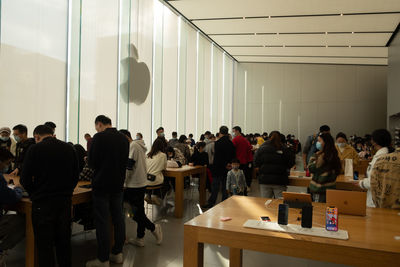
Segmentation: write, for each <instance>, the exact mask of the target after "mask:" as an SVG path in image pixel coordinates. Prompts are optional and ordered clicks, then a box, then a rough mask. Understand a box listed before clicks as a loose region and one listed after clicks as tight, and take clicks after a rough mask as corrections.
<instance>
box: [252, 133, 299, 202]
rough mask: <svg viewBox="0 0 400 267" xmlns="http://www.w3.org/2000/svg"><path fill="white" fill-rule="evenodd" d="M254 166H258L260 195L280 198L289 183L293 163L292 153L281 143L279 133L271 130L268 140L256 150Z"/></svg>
mask: <svg viewBox="0 0 400 267" xmlns="http://www.w3.org/2000/svg"><path fill="white" fill-rule="evenodd" d="M254 164H255V167H259V173H258V181H259V184H260V191H261V196H262V197H266V198H281V197H282V192H283V191H286V186H287V184H288V183H289V178H288V175H289V171H290V168H291V167H293V165H294V164H295V157H294V153H292V152H291V151H290V150H289V149H288V148H286V146H285V145H283V144H282V139H281V134H280V132H278V131H273V132H271V134H270V136H269V140H268V141H267V142H265V143H263V144H262V145H261V146H260V148H259V149H258V150H257V152H256V154H255V159H254Z"/></svg>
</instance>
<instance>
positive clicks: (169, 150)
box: [167, 146, 175, 159]
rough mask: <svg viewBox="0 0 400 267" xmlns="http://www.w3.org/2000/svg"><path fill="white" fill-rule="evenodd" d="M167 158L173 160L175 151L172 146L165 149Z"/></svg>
mask: <svg viewBox="0 0 400 267" xmlns="http://www.w3.org/2000/svg"><path fill="white" fill-rule="evenodd" d="M167 157H168V158H169V159H173V158H174V157H175V150H174V148H173V147H172V146H168V147H167Z"/></svg>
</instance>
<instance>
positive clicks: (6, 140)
mask: <svg viewBox="0 0 400 267" xmlns="http://www.w3.org/2000/svg"><path fill="white" fill-rule="evenodd" d="M10 135H11V129H10V128H8V127H2V128H0V147H2V148H5V149H7V150H9V151H10V152H11V154H13V156H15V152H16V148H17V143H16V142H15V140H14V139H13V138H11V137H10Z"/></svg>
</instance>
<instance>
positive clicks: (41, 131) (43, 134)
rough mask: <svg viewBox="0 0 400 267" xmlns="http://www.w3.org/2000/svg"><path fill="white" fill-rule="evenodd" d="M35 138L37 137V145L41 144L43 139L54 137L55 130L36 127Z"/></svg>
mask: <svg viewBox="0 0 400 267" xmlns="http://www.w3.org/2000/svg"><path fill="white" fill-rule="evenodd" d="M33 136H34V137H35V141H36V143H40V142H42V141H43V139H45V138H47V137H53V136H54V134H53V129H51V128H50V127H48V126H46V125H39V126H36V128H35V130H33Z"/></svg>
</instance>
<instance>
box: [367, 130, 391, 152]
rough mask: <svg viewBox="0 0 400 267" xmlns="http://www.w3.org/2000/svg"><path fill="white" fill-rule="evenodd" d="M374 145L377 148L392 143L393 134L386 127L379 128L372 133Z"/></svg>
mask: <svg viewBox="0 0 400 267" xmlns="http://www.w3.org/2000/svg"><path fill="white" fill-rule="evenodd" d="M371 142H372V145H373V146H374V147H375V149H376V150H378V149H380V148H382V147H390V146H391V145H392V136H391V135H390V133H389V131H388V130H386V129H378V130H375V131H374V132H373V133H372V141H371Z"/></svg>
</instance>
